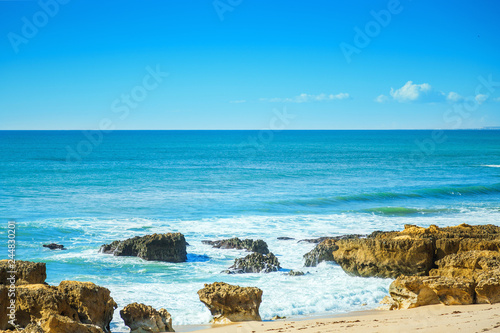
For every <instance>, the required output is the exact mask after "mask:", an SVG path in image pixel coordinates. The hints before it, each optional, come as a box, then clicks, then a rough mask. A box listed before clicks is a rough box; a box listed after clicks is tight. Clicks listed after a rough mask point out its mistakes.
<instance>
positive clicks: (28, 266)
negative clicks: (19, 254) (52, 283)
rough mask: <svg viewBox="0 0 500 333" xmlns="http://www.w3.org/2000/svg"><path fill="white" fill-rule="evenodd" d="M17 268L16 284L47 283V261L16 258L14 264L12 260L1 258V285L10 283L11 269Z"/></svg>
mask: <svg viewBox="0 0 500 333" xmlns="http://www.w3.org/2000/svg"><path fill="white" fill-rule="evenodd" d="M13 270H15V272H16V273H15V279H16V285H23V284H38V283H45V279H46V278H47V273H46V267H45V263H43V262H31V261H21V260H16V262H15V266H12V262H11V261H10V260H0V285H2V284H10V282H9V281H8V280H7V278H10V277H11V273H8V272H9V271H13Z"/></svg>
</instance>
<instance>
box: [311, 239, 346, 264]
mask: <svg viewBox="0 0 500 333" xmlns="http://www.w3.org/2000/svg"><path fill="white" fill-rule="evenodd" d="M338 248H339V247H338V246H337V245H336V244H335V240H333V239H326V240H324V241H322V242H321V243H319V244H318V245H317V246H316V247H315V248H314V249H312V250H311V251H310V252H308V253H306V254H304V259H305V266H306V267H315V266H316V265H318V264H319V263H320V262H322V261H333V251H336V250H338Z"/></svg>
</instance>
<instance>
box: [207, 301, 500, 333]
mask: <svg viewBox="0 0 500 333" xmlns="http://www.w3.org/2000/svg"><path fill="white" fill-rule="evenodd" d="M199 332H203V333H247V332H248V333H260V332H268V333H278V332H279V333H281V332H283V333H284V332H301V333H327V332H363V333H367V332H384V333H386V332H439V333H441V332H467V333H469V332H471V333H472V332H500V304H493V305H490V304H475V305H459V306H444V305H431V306H423V307H419V308H414V309H409V310H398V311H386V310H373V311H363V312H355V313H351V314H349V315H346V316H335V317H329V318H317V319H307V320H286V319H285V320H278V321H272V322H245V323H236V324H231V325H225V326H220V327H214V328H210V329H206V330H201V331H199Z"/></svg>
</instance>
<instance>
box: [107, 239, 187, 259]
mask: <svg viewBox="0 0 500 333" xmlns="http://www.w3.org/2000/svg"><path fill="white" fill-rule="evenodd" d="M186 245H187V243H186V239H185V238H184V235H183V234H181V233H168V234H153V235H146V236H143V237H139V236H137V237H134V238H129V239H126V240H123V241H114V242H113V243H111V244H104V245H102V246H101V249H100V251H101V252H102V253H108V254H113V255H115V256H130V257H139V258H142V259H144V260H155V261H167V262H184V261H186V260H187V254H186Z"/></svg>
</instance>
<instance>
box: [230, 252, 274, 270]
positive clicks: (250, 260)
mask: <svg viewBox="0 0 500 333" xmlns="http://www.w3.org/2000/svg"><path fill="white" fill-rule="evenodd" d="M280 268H281V267H280V263H279V261H278V258H276V256H275V255H274V254H272V253H269V254H268V255H263V254H260V253H257V252H254V253H252V254H249V255H247V256H246V257H245V258H239V259H235V260H234V264H233V266H231V267H229V270H232V271H234V272H235V273H261V272H263V273H270V272H277V271H278V270H279V269H280Z"/></svg>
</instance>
